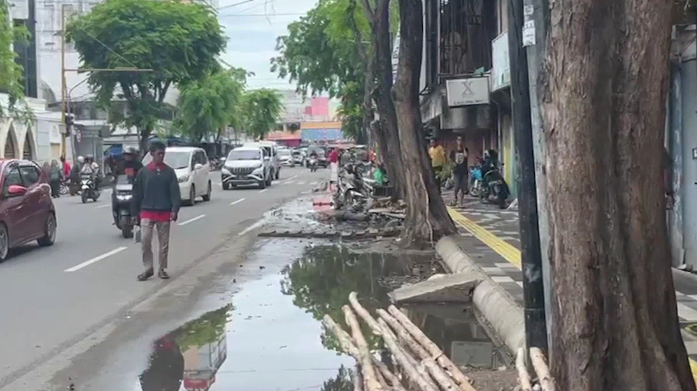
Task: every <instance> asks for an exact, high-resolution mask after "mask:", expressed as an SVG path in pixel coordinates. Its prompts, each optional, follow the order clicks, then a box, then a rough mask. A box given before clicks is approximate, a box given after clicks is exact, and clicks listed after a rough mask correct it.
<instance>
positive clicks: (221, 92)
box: [175, 70, 246, 141]
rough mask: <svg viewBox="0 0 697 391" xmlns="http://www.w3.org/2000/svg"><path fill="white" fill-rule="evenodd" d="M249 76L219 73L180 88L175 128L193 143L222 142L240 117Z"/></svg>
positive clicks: (229, 72) (236, 71) (228, 72)
mask: <svg viewBox="0 0 697 391" xmlns="http://www.w3.org/2000/svg"><path fill="white" fill-rule="evenodd" d="M245 84H246V74H245V73H244V72H243V73H242V74H240V73H239V72H238V70H231V71H218V72H215V73H212V74H209V75H206V76H205V77H204V78H203V79H201V80H194V81H192V82H189V83H187V84H185V85H184V86H183V87H182V88H181V95H179V100H178V102H177V105H178V114H177V119H176V121H175V125H176V128H177V129H178V130H179V132H181V133H182V134H184V135H187V136H189V137H190V138H191V139H193V140H196V141H200V140H202V139H204V138H208V137H214V138H216V139H217V138H219V137H220V135H221V133H222V131H223V130H224V129H225V128H226V127H227V126H229V125H233V126H235V125H236V126H239V125H240V124H239V123H237V124H235V122H239V121H236V119H238V118H239V115H240V111H241V110H240V105H241V104H242V97H243V93H244V88H245Z"/></svg>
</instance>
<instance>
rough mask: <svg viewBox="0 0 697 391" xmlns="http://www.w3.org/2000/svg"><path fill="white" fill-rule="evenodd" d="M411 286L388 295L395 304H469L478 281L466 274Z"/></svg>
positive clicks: (442, 277)
mask: <svg viewBox="0 0 697 391" xmlns="http://www.w3.org/2000/svg"><path fill="white" fill-rule="evenodd" d="M434 277H437V278H430V279H428V280H426V281H421V282H419V283H417V284H413V285H403V286H401V287H399V288H397V289H395V290H394V291H392V292H390V293H389V297H390V300H392V301H393V302H395V303H407V302H409V303H471V302H472V290H474V287H475V286H477V284H478V283H479V282H480V280H479V279H478V278H477V277H476V276H471V275H469V274H466V273H458V274H449V275H444V276H441V275H436V276H434Z"/></svg>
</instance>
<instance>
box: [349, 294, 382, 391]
mask: <svg viewBox="0 0 697 391" xmlns="http://www.w3.org/2000/svg"><path fill="white" fill-rule="evenodd" d="M341 310H342V311H344V316H346V323H347V324H348V325H349V327H350V328H351V334H353V339H354V341H356V347H357V348H358V358H359V361H360V364H361V367H362V368H363V377H364V379H365V388H366V390H365V391H382V390H383V387H382V385H381V384H380V382H379V381H378V380H377V375H376V374H375V368H373V363H372V360H371V355H370V351H369V350H368V343H367V342H366V340H365V337H364V336H363V333H362V332H361V326H360V324H358V320H357V319H356V316H355V315H354V314H353V311H351V308H349V306H347V305H345V306H343V307H341Z"/></svg>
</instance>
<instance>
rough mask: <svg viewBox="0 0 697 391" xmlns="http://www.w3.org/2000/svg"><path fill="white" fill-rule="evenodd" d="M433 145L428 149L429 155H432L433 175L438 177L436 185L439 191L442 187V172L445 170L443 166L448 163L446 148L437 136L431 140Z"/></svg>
mask: <svg viewBox="0 0 697 391" xmlns="http://www.w3.org/2000/svg"><path fill="white" fill-rule="evenodd" d="M430 144H431V147H430V148H429V149H428V155H429V156H430V157H431V168H432V169H433V175H434V176H435V178H436V187H438V192H440V189H441V186H442V184H441V175H442V174H441V173H442V172H443V167H444V166H445V163H446V160H447V158H446V156H445V150H444V149H443V146H442V145H439V144H438V141H437V140H436V139H435V138H432V139H431V141H430Z"/></svg>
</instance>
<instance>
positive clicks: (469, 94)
mask: <svg viewBox="0 0 697 391" xmlns="http://www.w3.org/2000/svg"><path fill="white" fill-rule="evenodd" d="M445 89H446V93H447V96H448V106H450V107H456V106H471V105H486V104H489V78H488V77H472V78H468V79H454V80H446V82H445Z"/></svg>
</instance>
